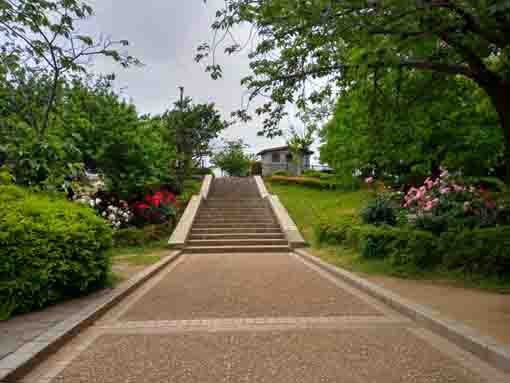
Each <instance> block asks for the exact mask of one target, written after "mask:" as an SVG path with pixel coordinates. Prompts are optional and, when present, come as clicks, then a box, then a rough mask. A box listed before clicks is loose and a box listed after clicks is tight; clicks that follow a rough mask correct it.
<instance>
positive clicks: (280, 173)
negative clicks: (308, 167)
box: [273, 170, 290, 177]
mask: <svg viewBox="0 0 510 383" xmlns="http://www.w3.org/2000/svg"><path fill="white" fill-rule="evenodd" d="M273 175H274V176H282V177H290V173H289V172H288V171H287V170H277V171H275V172H273Z"/></svg>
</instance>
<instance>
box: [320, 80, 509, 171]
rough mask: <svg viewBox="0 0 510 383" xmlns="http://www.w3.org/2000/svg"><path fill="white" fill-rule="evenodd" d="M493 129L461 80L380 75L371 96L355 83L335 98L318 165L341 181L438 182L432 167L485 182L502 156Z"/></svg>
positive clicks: (484, 100)
mask: <svg viewBox="0 0 510 383" xmlns="http://www.w3.org/2000/svg"><path fill="white" fill-rule="evenodd" d="M394 77H399V80H398V81H399V90H398V92H397V91H396V90H395V89H394V87H393V83H394V82H395V81H396V80H395V78H394ZM431 82H432V83H434V84H435V85H434V87H433V88H432V89H430V83H431ZM497 124H498V117H497V114H496V112H495V111H494V109H493V107H492V105H491V102H490V100H489V98H488V97H487V96H486V95H485V94H484V92H483V91H482V90H481V89H479V88H477V87H476V85H474V84H473V83H472V82H470V81H468V80H466V79H463V78H459V77H449V78H445V79H443V81H442V82H440V83H436V82H435V79H434V75H433V74H431V73H426V72H406V73H399V72H398V70H395V71H393V70H387V71H385V72H384V74H381V77H380V78H379V79H378V83H377V88H374V84H373V81H372V79H366V80H360V81H356V82H353V83H352V86H351V87H350V88H349V89H348V90H346V91H345V92H344V93H343V94H342V96H341V97H340V98H339V100H338V103H337V107H336V111H335V114H334V116H333V118H332V119H331V120H330V121H329V122H328V123H327V124H326V125H325V126H324V127H323V128H322V130H321V133H320V135H321V138H322V141H323V145H322V146H321V150H320V151H321V160H322V161H323V162H327V163H329V164H330V165H331V166H332V167H334V168H335V169H336V170H337V172H338V173H341V174H343V175H345V176H350V175H352V174H353V172H354V171H355V170H358V171H359V170H361V171H364V172H365V173H367V174H373V172H375V173H376V174H378V175H383V174H392V175H404V176H425V175H430V174H431V173H432V174H433V175H438V174H439V172H440V171H439V168H440V166H447V167H451V168H454V169H457V170H461V171H462V172H463V174H465V175H486V174H487V172H488V169H491V168H497V167H498V165H500V164H501V162H502V157H503V153H504V144H503V140H502V133H501V131H500V130H498V129H495V128H494V127H495V126H497Z"/></svg>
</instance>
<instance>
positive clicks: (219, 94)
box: [87, 0, 296, 152]
mask: <svg viewBox="0 0 510 383" xmlns="http://www.w3.org/2000/svg"><path fill="white" fill-rule="evenodd" d="M89 2H90V3H92V4H93V5H94V9H95V16H94V17H93V18H92V19H91V20H90V21H89V23H88V25H87V29H89V28H91V29H92V31H93V32H95V33H96V34H98V33H102V34H103V35H107V36H111V37H112V38H113V39H126V40H129V42H130V47H129V53H130V54H132V55H134V56H136V57H137V58H139V59H140V60H141V61H142V62H143V63H144V64H145V66H144V67H142V68H131V69H127V70H126V69H122V68H120V67H118V66H116V65H114V64H112V63H111V62H109V61H108V60H106V59H100V60H98V62H97V63H96V65H95V70H96V71H97V72H102V73H111V72H115V73H116V74H117V81H116V86H117V88H118V89H122V93H123V95H124V96H125V97H127V98H129V99H130V100H131V101H132V102H133V103H134V104H135V105H136V106H137V108H138V111H139V112H140V113H151V114H157V113H161V112H163V111H164V110H165V109H167V108H168V107H169V106H171V105H172V104H173V103H174V102H175V101H176V100H177V98H178V89H177V87H178V86H184V87H185V94H186V95H187V96H190V97H192V98H193V101H194V102H195V103H203V102H214V103H215V104H216V105H217V107H218V109H219V110H220V111H221V112H222V114H223V115H224V116H225V118H228V117H229V114H230V112H231V111H233V110H237V109H239V108H240V107H241V105H242V100H243V94H244V95H246V90H245V89H243V88H242V87H241V85H240V79H241V78H242V77H243V76H245V75H246V74H248V73H249V67H248V64H249V60H248V57H247V54H248V52H244V53H242V54H240V55H234V56H222V55H220V56H219V62H220V63H221V64H222V65H223V66H224V68H223V69H224V75H223V78H222V79H220V80H212V79H210V77H209V75H208V74H207V73H205V72H204V65H205V64H202V63H201V64H197V63H196V62H195V61H194V59H193V58H194V56H195V53H196V48H197V46H198V45H199V44H200V43H202V42H209V41H211V37H212V32H211V29H210V25H211V23H212V21H213V19H214V13H215V11H216V10H217V9H218V8H219V6H221V4H223V3H224V1H223V0H208V2H207V4H204V2H203V1H202V0H145V1H135V0H94V1H89ZM241 32H242V31H241ZM241 34H242V33H241ZM294 123H296V122H294ZM289 124H290V121H289V120H287V121H283V122H282V127H283V128H284V130H286V129H287V127H288V125H289ZM260 126H261V119H254V120H253V121H251V122H249V123H247V124H242V125H237V126H233V127H231V128H229V129H228V130H227V131H226V132H225V133H224V136H225V137H226V138H229V139H232V138H242V139H243V140H244V141H245V142H246V143H247V144H249V145H250V149H251V150H250V151H252V152H257V151H258V150H261V149H264V148H267V147H272V146H279V145H284V144H285V139H284V138H275V139H272V140H269V139H267V138H264V137H257V131H258V130H259V127H260Z"/></svg>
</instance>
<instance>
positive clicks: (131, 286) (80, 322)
mask: <svg viewBox="0 0 510 383" xmlns="http://www.w3.org/2000/svg"><path fill="white" fill-rule="evenodd" d="M181 255H182V251H180V250H179V251H173V252H171V253H170V254H169V255H168V256H166V257H165V258H163V259H162V260H161V261H159V262H158V263H156V264H154V265H152V266H150V267H148V268H147V269H145V270H144V271H141V272H140V273H138V274H136V275H135V276H134V277H132V278H131V279H129V280H128V281H127V282H125V283H123V284H121V285H120V286H119V287H118V288H115V289H113V290H112V291H111V292H110V293H109V294H107V295H106V296H104V297H101V298H100V299H99V300H98V301H97V302H95V303H93V304H91V305H89V306H87V307H85V308H84V309H83V310H81V311H79V312H78V313H77V314H75V315H72V316H71V317H69V318H67V319H65V320H64V321H62V322H60V323H58V324H57V325H55V326H53V327H52V328H50V329H49V330H48V331H46V332H44V333H43V334H41V335H39V336H38V337H37V338H35V339H33V340H31V341H29V342H27V343H25V344H24V345H23V346H21V347H20V348H19V349H18V350H16V351H15V352H13V353H12V354H10V355H8V356H6V357H5V358H3V359H2V360H0V382H4V383H10V382H17V381H19V380H20V379H21V378H23V376H25V375H26V374H27V373H28V372H29V371H30V370H31V369H32V368H34V367H35V366H36V365H37V364H39V363H41V362H42V361H44V360H45V359H46V358H47V357H48V356H50V355H52V354H53V353H54V352H56V350H57V349H59V348H60V347H62V345H64V344H65V343H67V342H68V341H70V340H71V339H73V338H74V337H75V336H76V335H78V333H80V332H81V331H83V330H84V329H85V328H87V327H89V326H91V325H92V324H93V323H94V322H95V321H96V320H97V319H99V317H101V316H102V315H103V314H104V313H105V312H106V311H108V310H110V309H111V308H112V307H113V306H115V305H116V304H117V303H119V301H121V300H122V299H123V298H125V297H126V296H127V295H129V294H131V293H132V292H133V291H134V290H136V289H137V288H138V287H140V286H141V285H142V284H143V283H144V282H146V281H147V280H148V279H149V278H151V277H153V276H155V275H156V274H157V273H159V272H160V271H161V270H162V269H164V268H165V267H166V266H167V265H169V264H170V263H173V262H175V261H176V260H177V259H179V258H180V256H181Z"/></svg>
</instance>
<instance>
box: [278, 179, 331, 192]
mask: <svg viewBox="0 0 510 383" xmlns="http://www.w3.org/2000/svg"><path fill="white" fill-rule="evenodd" d="M270 181H271V182H277V183H282V184H287V185H300V186H305V187H310V188H314V189H319V190H327V189H337V187H338V188H339V185H337V184H336V183H335V182H334V181H323V180H319V179H317V178H308V177H287V176H273V177H271V178H270Z"/></svg>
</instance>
